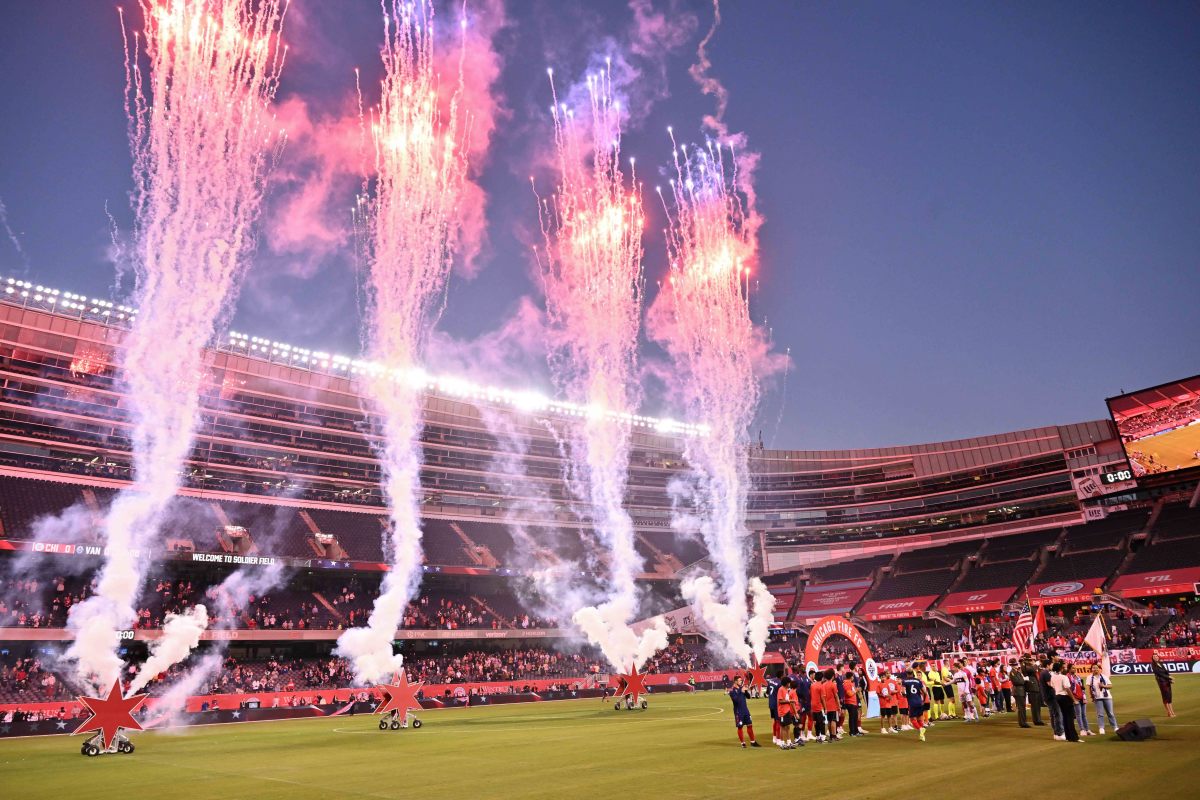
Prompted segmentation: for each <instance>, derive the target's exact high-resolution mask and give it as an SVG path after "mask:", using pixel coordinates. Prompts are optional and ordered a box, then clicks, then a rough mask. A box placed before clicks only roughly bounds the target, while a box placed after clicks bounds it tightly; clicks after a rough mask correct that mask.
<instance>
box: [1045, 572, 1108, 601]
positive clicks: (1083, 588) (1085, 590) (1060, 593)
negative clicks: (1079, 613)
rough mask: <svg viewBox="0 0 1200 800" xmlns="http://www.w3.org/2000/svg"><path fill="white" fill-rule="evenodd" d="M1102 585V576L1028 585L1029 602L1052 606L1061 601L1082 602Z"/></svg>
mask: <svg viewBox="0 0 1200 800" xmlns="http://www.w3.org/2000/svg"><path fill="white" fill-rule="evenodd" d="M1103 585H1104V578H1084V579H1083V580H1080V581H1055V582H1053V583H1039V584H1036V585H1034V586H1030V587H1029V602H1030V604H1031V605H1035V606H1054V605H1061V604H1063V603H1083V602H1087V601H1090V600H1091V599H1092V595H1093V590H1095V589H1099V588H1100V587H1101V586H1103Z"/></svg>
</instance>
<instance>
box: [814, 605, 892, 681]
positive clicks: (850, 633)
mask: <svg viewBox="0 0 1200 800" xmlns="http://www.w3.org/2000/svg"><path fill="white" fill-rule="evenodd" d="M831 636H841V637H843V638H845V639H849V640H850V643H851V644H852V645H854V649H855V650H857V651H858V657H859V658H860V659H861V660H862V663H863V665H864V666H865V667H866V668H867V671H868V672H870V671H873V670H875V669H877V667H876V664H875V659H874V658H872V657H871V647H870V645H868V644H867V640H866V637H864V636H863V635H862V631H860V630H859V629H858V627H857V626H856V625H855V624H854V623H853V622H851V621H850V620H848V619H846V618H845V617H839V616H830V617H825V619H823V620H821V621H820V622H818V623H817V624H816V625H814V626H813V627H812V630H810V631H809V632H808V642H807V643H806V644H805V645H804V664H805V669H806V670H807V669H808V668H809V667H812V668H816V667H817V662H818V661H819V660H820V658H821V648H822V647H824V646H825V642H826V640H828V639H829V637H831Z"/></svg>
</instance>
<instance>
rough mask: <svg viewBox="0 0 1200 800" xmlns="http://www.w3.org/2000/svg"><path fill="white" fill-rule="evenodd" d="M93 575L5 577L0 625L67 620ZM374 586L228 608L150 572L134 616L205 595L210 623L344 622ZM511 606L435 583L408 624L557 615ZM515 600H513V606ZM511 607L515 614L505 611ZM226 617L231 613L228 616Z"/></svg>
mask: <svg viewBox="0 0 1200 800" xmlns="http://www.w3.org/2000/svg"><path fill="white" fill-rule="evenodd" d="M92 591H93V586H92V583H91V582H90V581H88V580H87V579H84V578H79V577H54V578H51V579H38V578H28V579H25V578H20V579H5V578H4V577H0V627H14V628H62V627H65V626H66V623H67V614H68V612H69V611H70V609H71V606H73V605H75V604H76V603H79V602H80V601H82V600H84V599H86V598H87V597H88V596H90V595H91V594H92ZM376 591H377V590H376V588H375V587H374V586H366V585H364V584H363V582H362V581H360V580H359V579H358V578H357V577H351V578H347V579H346V580H345V581H344V582H342V583H341V585H340V586H337V585H336V584H331V585H330V586H328V587H323V588H321V589H320V590H319V591H305V590H302V589H297V588H295V587H292V586H284V587H279V588H276V589H273V590H270V591H264V592H261V593H256V594H253V595H250V596H249V597H247V598H246V600H245V602H244V605H243V606H242V607H241V608H234V609H229V600H230V598H229V597H228V596H225V597H222V596H221V593H220V590H219V588H218V586H217V585H215V584H211V585H206V584H204V583H199V582H197V581H196V580H193V579H191V578H167V577H157V578H151V579H150V580H149V581H148V582H147V588H146V592H145V594H144V595H143V596H142V601H141V603H140V605H139V607H138V609H137V612H136V614H137V619H136V621H135V622H134V623H133V626H132V627H134V628H138V629H157V628H161V627H162V626H163V623H164V622H165V620H166V617H167V615H168V614H180V613H183V612H184V611H186V610H187V609H189V608H191V607H193V606H195V605H197V604H200V603H203V604H204V605H205V607H206V608H207V610H208V614H209V619H210V625H216V624H222V625H225V626H227V627H231V628H247V629H258V630H306V629H317V630H341V629H345V628H352V627H355V626H359V625H362V624H364V623H365V622H366V620H367V617H368V616H369V615H370V613H371V607H372V604H373V603H374V600H375V596H376ZM506 599H507V601H508V602H507V603H506V604H504V606H503V607H504V609H505V611H497V610H496V609H494V608H490V607H488V606H486V605H481V604H480V603H477V602H476V601H475V600H474V599H473V598H472V597H471V596H470V595H467V594H466V593H465V592H457V593H456V592H448V591H444V590H436V589H434V590H430V591H427V592H425V593H424V594H422V595H420V596H419V597H417V598H416V599H415V600H414V601H413V603H412V604H411V605H410V606H409V607H408V609H407V611H406V613H405V617H404V627H405V628H413V629H439V630H458V629H485V630H488V629H490V630H501V629H517V630H529V629H536V628H544V627H553V626H554V624H555V623H554V622H553V621H552V620H547V619H545V618H542V617H538V616H535V615H531V614H529V613H528V612H525V611H523V610H520V609H519V608H516V607H515V605H516V602H515V599H513V598H506ZM509 605H512V606H514V607H513V608H508V606H509ZM508 611H511V612H513V613H511V615H510V614H509V613H506V612H508ZM222 617H229V618H228V619H223V618H222Z"/></svg>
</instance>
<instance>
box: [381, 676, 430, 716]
mask: <svg viewBox="0 0 1200 800" xmlns="http://www.w3.org/2000/svg"><path fill="white" fill-rule="evenodd" d="M424 685H425V684H424V682H422V683H409V682H408V675H407V674H406V673H405V672H404V670H400V671H399V672H398V673H396V682H395V683H381V684H379V685H378V686H376V687H375V688H376V689H378V690H379V693H380V694H382V695H383V702H382V703H380V704H379V708H377V709H375V713H376V714H386V713H388V712H389V711H399V712H400V715H401V716H403V715H405V714H407V713H408V710H409V709H410V708H411V709H414V710H417V711H419V710H420V709H421V703H420V702H419V701H418V700H417V692H419V691H421V687H422V686H424Z"/></svg>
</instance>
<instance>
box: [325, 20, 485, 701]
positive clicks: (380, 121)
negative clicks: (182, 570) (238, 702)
mask: <svg viewBox="0 0 1200 800" xmlns="http://www.w3.org/2000/svg"><path fill="white" fill-rule="evenodd" d="M383 21H384V46H383V53H382V55H383V63H384V78H383V81H382V85H381V94H380V101H379V106H378V108H376V109H375V110H373V112H372V115H371V124H370V139H371V144H372V146H373V150H374V157H375V158H374V167H375V174H374V176H373V179H372V180H371V181H369V182H368V183H369V185H370V188H371V191H370V192H368V193H366V194H364V195H363V196H361V197H360V198H359V204H358V208H357V211H356V215H357V230H358V235H359V240H360V243H361V244H362V248H363V261H364V262H365V263H366V265H367V267H368V275H367V286H366V294H367V297H368V302H367V313H366V320H367V325H366V335H365V339H366V349H367V351H368V353H369V354H370V356H371V357H372V358H373V359H374V360H375V361H376V362H377V363H378V364H381V365H382V368H381V369H380V370H378V371H376V372H373V373H372V374H369V375H367V376H366V377H365V378H364V381H363V390H364V395H365V397H366V398H367V405H368V408H369V410H370V412H371V413H372V414H373V415H374V416H375V417H376V418H377V419H378V421H379V433H380V435H381V438H382V440H383V441H382V445H381V446H380V450H381V452H380V461H381V466H382V469H383V490H384V495H385V497H386V498H387V502H388V513H389V517H390V525H389V540H388V542H387V547H386V550H387V553H388V557H389V558H388V560H389V562H390V567H391V569H390V570H389V571H388V572H387V574H386V575H384V578H383V582H382V584H381V585H380V592H379V596H378V597H377V598H376V600H375V604H374V607H373V608H372V609H371V615H370V617H369V618H368V620H367V624H366V626H365V627H363V628H356V629H352V630H349V631H346V632H345V633H344V634H342V636H341V638H339V639H338V647H337V652H338V655H340V656H342V657H344V658H347V659H349V660H350V662H351V666H352V668H353V670H354V674H355V678H356V679H357V680H358V681H359V682H360V683H370V682H374V681H377V680H379V679H380V678H383V677H385V676H388V675H390V674H391V673H392V672H394V671H395V670H396V669H397V668H399V666H400V664H401V658H400V656H398V655H393V653H392V641H393V640H394V639H395V636H396V630H397V629H398V628H399V626H400V623H401V622H402V620H403V616H404V610H405V608H406V607H407V606H408V604H409V602H410V601H411V600H412V598H413V596H414V595H415V594H416V591H417V587H418V585H419V583H420V577H421V557H422V553H421V515H420V500H421V497H420V494H421V485H420V467H421V444H420V433H421V428H422V424H423V422H422V403H423V400H424V388H425V375H424V373H423V372H422V371H421V369H420V368H419V367H418V363H419V357H420V355H421V351H422V348H423V346H424V344H425V342H426V340H427V339H428V336H429V332H430V330H431V329H432V327H433V325H434V323H435V322H436V320H437V318H438V316H439V315H440V313H441V310H442V305H443V304H444V302H445V291H446V284H447V279H448V277H449V274H450V270H451V267H452V266H453V264H454V259H455V254H456V253H457V252H458V250H459V248H460V246H461V245H462V238H461V234H462V230H463V212H464V205H463V204H464V202H466V201H465V200H464V198H465V197H466V196H468V195H471V194H472V193H473V190H474V188H475V187H474V184H472V183H471V182H470V180H469V178H470V174H471V168H472V156H477V155H479V154H480V153H481V152H482V150H481V146H480V142H479V140H478V139H477V138H475V137H474V136H473V135H472V124H473V121H474V117H473V114H474V111H475V102H474V100H475V98H478V97H481V96H482V95H481V94H480V92H478V91H477V89H478V86H477V85H472V86H468V85H467V81H466V73H465V72H464V67H463V65H464V64H466V63H468V61H469V62H471V63H474V62H475V61H476V59H475V58H474V57H471V58H468V55H469V54H470V53H472V52H474V51H475V50H476V49H478V48H488V49H489V52H490V44H491V43H490V40H488V39H486V38H481V37H479V36H477V35H473V34H472V35H469V34H468V29H469V25H468V21H467V20H466V19H465V18H463V19H461V20H459V22H460V29H461V31H462V34H461V38H460V40H459V54H460V57H459V59H458V61H457V66H458V75H457V82H456V83H455V84H453V85H451V86H450V87H446V88H443V87H442V85H441V77H442V76H441V73H440V69H439V65H440V64H441V63H443V61H442V60H441V59H440V58H439V51H440V43H439V41H438V38H437V35H436V27H435V20H434V10H433V4H432V2H431V0H416V2H401V0H392V1H391V2H386V1H385V2H384V3H383ZM485 84H486V82H485ZM483 94H486V92H485V93H483ZM490 109H491V106H490V105H489V106H488V110H486V112H485V113H487V114H488V115H490V113H491V110H490ZM489 124H490V116H489ZM482 149H486V142H484V145H483V148H482Z"/></svg>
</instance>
